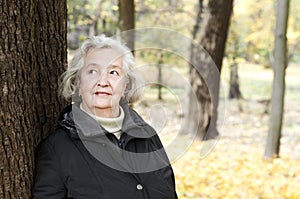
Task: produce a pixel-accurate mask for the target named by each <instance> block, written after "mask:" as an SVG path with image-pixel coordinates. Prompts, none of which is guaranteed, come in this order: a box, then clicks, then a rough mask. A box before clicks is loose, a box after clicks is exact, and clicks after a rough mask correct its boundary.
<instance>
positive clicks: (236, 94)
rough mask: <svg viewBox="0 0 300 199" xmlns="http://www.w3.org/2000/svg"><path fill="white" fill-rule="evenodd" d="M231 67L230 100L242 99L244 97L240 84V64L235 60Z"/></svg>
mask: <svg viewBox="0 0 300 199" xmlns="http://www.w3.org/2000/svg"><path fill="white" fill-rule="evenodd" d="M233 60H234V61H233V63H232V64H231V65H230V80H229V84H230V85H229V99H240V98H241V97H242V94H241V91H240V84H239V73H238V64H237V63H236V62H235V59H233Z"/></svg>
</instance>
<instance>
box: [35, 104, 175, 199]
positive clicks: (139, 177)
mask: <svg viewBox="0 0 300 199" xmlns="http://www.w3.org/2000/svg"><path fill="white" fill-rule="evenodd" d="M122 107H123V110H124V112H125V118H124V122H123V125H122V136H121V138H120V139H119V140H118V139H117V138H116V137H115V136H114V135H113V134H111V133H108V132H106V131H105V129H103V128H102V127H101V126H100V125H99V124H98V123H97V122H96V121H95V120H93V119H92V118H91V117H89V116H88V115H87V114H86V113H84V112H83V111H81V110H80V108H79V107H78V106H77V105H72V106H69V107H67V108H66V109H65V110H64V111H63V112H62V113H61V114H60V116H59V118H58V121H57V124H56V128H55V129H56V130H55V132H54V133H52V134H50V136H48V137H47V138H46V139H45V140H44V141H42V142H41V143H40V144H39V146H38V147H37V149H36V169H35V176H34V185H33V198H41V199H50V198H51V199H52V198H53V199H63V198H76V199H77V198H83V199H173V198H174V199H175V198H177V195H176V191H175V181H174V174H173V171H172V168H171V166H170V163H169V160H168V158H167V155H166V153H165V151H164V149H163V146H162V144H161V142H160V140H159V137H158V136H157V134H156V133H155V130H154V129H153V128H151V127H150V126H149V125H148V124H147V123H145V122H144V121H143V120H142V119H141V117H140V116H139V115H138V114H137V113H136V112H135V111H133V110H132V109H130V108H129V107H128V106H127V105H126V104H122ZM94 131H97V135H95V134H93V133H92V132H94Z"/></svg>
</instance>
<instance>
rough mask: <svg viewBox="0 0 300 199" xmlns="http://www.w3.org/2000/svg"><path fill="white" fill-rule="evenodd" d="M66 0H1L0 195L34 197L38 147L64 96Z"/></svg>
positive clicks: (5, 196)
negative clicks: (60, 89) (61, 77)
mask: <svg viewBox="0 0 300 199" xmlns="http://www.w3.org/2000/svg"><path fill="white" fill-rule="evenodd" d="M66 24H67V8H66V1H62V0H54V1H53V0H45V1H23V0H2V1H0V32H1V39H0V75H1V78H0V86H1V92H0V101H1V103H0V128H1V133H0V156H1V163H0V198H5V199H9V198H31V196H30V192H31V183H32V176H33V169H34V168H33V167H34V148H35V146H36V144H37V143H38V142H39V141H40V140H41V139H42V138H43V137H45V136H46V135H47V134H48V133H49V132H50V131H51V129H52V128H53V123H54V118H55V117H56V115H57V112H58V111H59V110H60V109H61V108H62V106H63V104H64V103H63V102H62V101H60V99H59V98H58V95H57V90H58V89H57V87H58V85H57V80H58V77H59V75H60V74H61V73H62V72H63V71H64V68H65V65H66V61H67V54H66V53H67V51H66V50H67V42H66V32H67V26H66Z"/></svg>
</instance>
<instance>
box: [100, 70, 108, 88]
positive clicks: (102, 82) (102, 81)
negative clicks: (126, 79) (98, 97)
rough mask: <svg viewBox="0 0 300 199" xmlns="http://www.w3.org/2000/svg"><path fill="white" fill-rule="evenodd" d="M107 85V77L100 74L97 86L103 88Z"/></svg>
mask: <svg viewBox="0 0 300 199" xmlns="http://www.w3.org/2000/svg"><path fill="white" fill-rule="evenodd" d="M108 85H109V80H108V75H107V74H105V73H102V74H101V75H100V76H99V77H98V79H97V86H101V87H105V86H108Z"/></svg>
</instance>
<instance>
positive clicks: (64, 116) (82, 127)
mask: <svg viewBox="0 0 300 199" xmlns="http://www.w3.org/2000/svg"><path fill="white" fill-rule="evenodd" d="M120 106H121V107H122V108H123V110H124V114H125V116H124V121H123V124H122V132H123V133H124V132H125V133H126V134H127V135H128V136H127V137H128V139H131V138H134V137H137V138H147V137H151V136H153V135H154V134H155V131H154V130H153V129H152V130H149V128H150V129H151V127H150V126H149V125H148V124H147V123H146V122H145V121H144V120H143V119H142V118H141V117H140V116H139V115H138V113H137V112H135V111H134V110H133V109H131V108H130V107H129V106H128V104H127V103H126V102H125V100H121V101H120ZM55 127H56V129H57V128H62V129H65V130H66V132H67V133H69V134H70V136H71V137H73V138H81V139H89V140H90V139H94V138H97V137H102V136H104V135H106V134H108V132H107V131H106V130H105V129H104V128H103V127H102V126H101V125H99V123H98V122H97V121H96V120H94V119H93V118H92V117H91V116H89V115H88V114H87V113H85V112H84V111H82V110H81V109H80V107H79V104H77V103H75V104H72V105H69V106H68V107H66V108H65V109H63V111H62V112H61V113H60V114H59V116H58V118H57V121H56V125H55Z"/></svg>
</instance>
